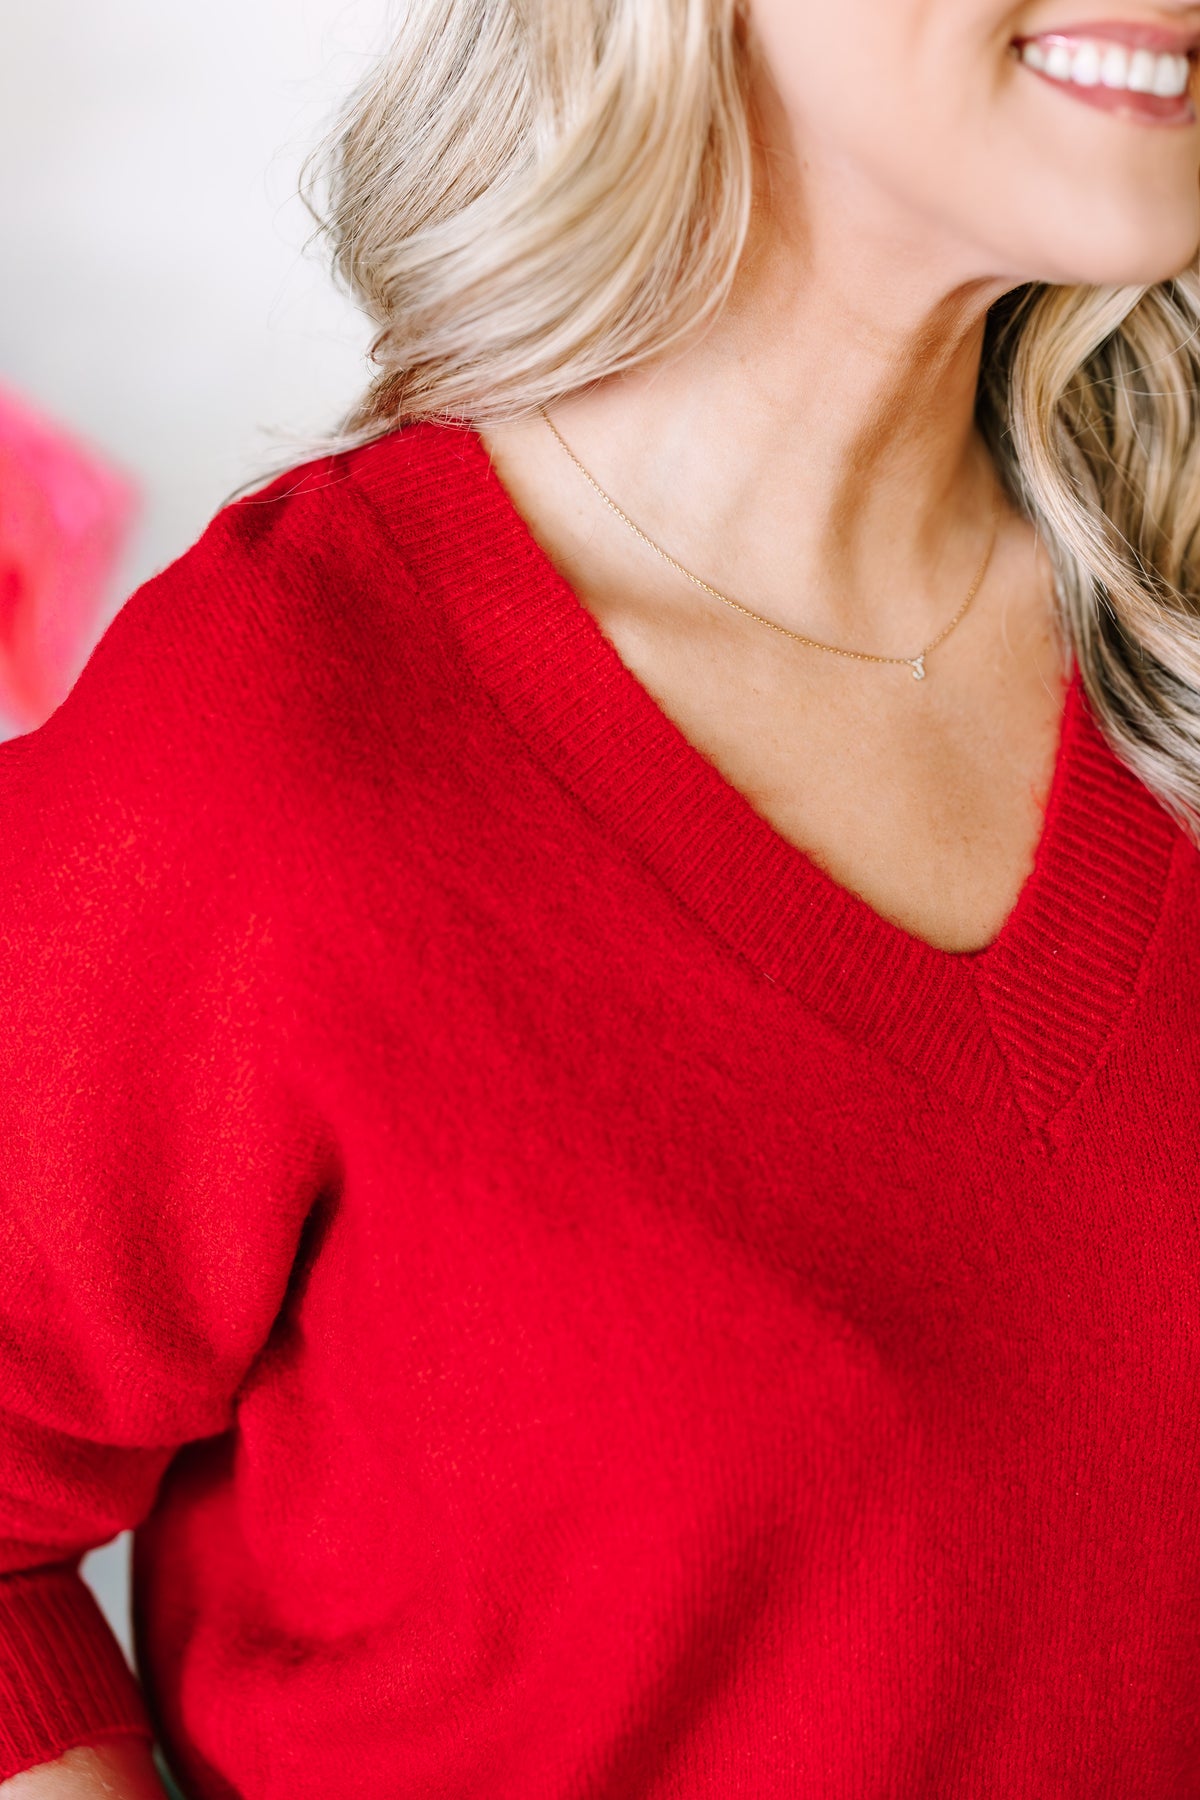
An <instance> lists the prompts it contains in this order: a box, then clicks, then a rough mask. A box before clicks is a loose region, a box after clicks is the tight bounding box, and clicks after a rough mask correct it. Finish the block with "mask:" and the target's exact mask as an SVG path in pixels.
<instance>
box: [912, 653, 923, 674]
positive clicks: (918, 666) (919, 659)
mask: <svg viewBox="0 0 1200 1800" xmlns="http://www.w3.org/2000/svg"><path fill="white" fill-rule="evenodd" d="M911 666H912V672H913V680H914V681H924V679H925V652H924V651H923V650H922V652H921V654H920V656H914V657H913V659H912V665H911Z"/></svg>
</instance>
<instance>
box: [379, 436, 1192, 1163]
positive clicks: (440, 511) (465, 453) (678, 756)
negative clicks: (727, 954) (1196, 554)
mask: <svg viewBox="0 0 1200 1800" xmlns="http://www.w3.org/2000/svg"><path fill="white" fill-rule="evenodd" d="M372 452H374V454H372ZM355 473H356V477H357V479H358V481H359V482H360V484H361V485H362V486H363V487H364V489H365V490H366V491H367V493H368V494H369V496H370V497H371V499H372V501H373V503H374V505H375V506H376V508H377V510H378V511H379V513H380V514H381V516H382V517H383V518H384V520H385V522H386V523H387V524H388V526H389V528H390V530H391V532H392V535H393V537H394V540H395V543H396V545H397V548H398V550H399V552H400V554H401V556H402V557H403V560H404V562H405V563H406V565H407V566H408V567H409V569H410V571H411V572H412V574H413V576H414V578H415V579H416V580H417V583H418V586H419V588H420V590H421V591H422V592H423V593H426V594H427V595H428V596H429V597H430V598H431V599H434V598H436V601H437V603H438V605H439V607H440V608H441V609H442V611H443V613H444V615H445V617H446V619H447V621H448V623H449V624H450V626H451V628H452V630H453V632H454V635H455V637H456V639H457V642H458V643H459V645H460V646H461V649H462V651H463V652H464V654H465V656H466V658H467V660H468V662H469V664H470V666H471V669H472V671H473V673H474V675H475V677H476V679H477V680H478V681H479V682H480V683H481V684H482V685H483V687H484V688H486V690H487V691H488V692H489V693H490V694H491V696H492V698H493V700H494V702H495V703H496V704H497V705H498V706H499V708H500V709H501V711H502V712H503V714H504V715H505V716H506V718H507V719H508V721H509V724H510V726H511V727H512V728H513V729H514V730H515V732H516V733H517V734H518V736H519V737H520V738H521V739H522V740H523V741H524V742H525V744H526V745H527V746H528V748H529V749H530V750H531V751H532V752H533V753H534V754H535V755H536V756H537V757H538V758H539V760H540V761H541V762H542V763H543V764H544V765H547V766H548V767H549V768H550V769H551V770H552V771H553V773H554V774H555V776H556V777H557V779H558V780H559V781H560V782H561V783H563V784H564V785H566V786H567V787H568V788H569V789H571V790H572V791H573V792H574V794H575V795H576V797H577V799H578V800H579V801H580V802H581V803H582V804H583V806H584V807H585V808H586V810H587V811H588V813H589V814H591V816H592V817H593V818H594V819H596V820H598V821H599V822H600V823H601V824H602V825H603V826H604V827H605V828H606V830H607V831H608V832H609V833H610V835H611V836H612V837H614V838H616V839H618V840H620V842H621V843H622V844H623V845H624V846H625V848H626V850H627V851H628V852H630V853H632V854H633V855H635V856H636V857H637V858H638V859H639V860H640V861H641V862H642V863H643V864H644V865H645V866H646V867H648V868H649V869H650V870H652V871H653V873H654V875H655V876H656V877H657V878H658V880H659V881H660V882H662V883H663V884H664V885H665V886H666V887H667V888H668V889H669V890H670V891H671V892H672V893H673V895H674V896H675V898H676V899H677V900H678V901H679V902H681V903H682V904H683V905H684V906H685V907H687V909H688V910H689V911H690V912H691V913H692V915H693V916H694V917H696V918H698V919H699V920H700V921H702V923H703V924H704V926H705V927H706V928H707V930H708V931H709V932H711V933H713V934H714V935H715V936H716V937H717V938H719V939H720V940H721V942H722V943H723V944H724V945H726V946H727V947H728V948H729V949H732V950H734V951H736V952H737V953H738V955H739V956H741V957H742V958H744V959H745V960H746V962H747V963H748V964H750V965H751V966H752V967H753V968H754V969H755V970H756V971H757V972H758V974H759V975H760V976H761V977H763V978H765V979H766V980H767V981H769V982H771V983H774V984H775V985H776V986H778V987H781V988H784V989H787V990H788V991H789V992H790V993H791V994H792V995H793V996H795V998H796V999H797V1000H799V1001H800V1002H802V1003H803V1004H804V1006H805V1007H807V1008H808V1009H809V1010H810V1011H812V1012H814V1013H816V1014H818V1015H819V1016H820V1017H821V1018H823V1019H824V1020H825V1021H826V1022H827V1023H829V1024H831V1025H832V1026H833V1027H834V1028H835V1029H837V1030H838V1031H840V1032H841V1033H842V1034H843V1035H845V1036H847V1037H849V1038H850V1039H852V1040H853V1041H855V1042H858V1043H861V1044H864V1045H870V1046H873V1047H874V1048H875V1049H876V1050H877V1051H878V1052H879V1053H881V1054H882V1055H883V1056H885V1057H886V1058H887V1059H888V1060H889V1061H891V1062H892V1063H894V1064H896V1065H900V1066H902V1067H904V1068H906V1069H907V1070H909V1071H910V1072H911V1073H912V1074H913V1075H915V1076H917V1077H918V1078H919V1079H920V1080H922V1081H923V1082H924V1083H926V1084H927V1085H929V1086H931V1087H934V1088H938V1089H942V1090H947V1091H950V1092H952V1093H954V1094H955V1095H957V1097H958V1099H959V1100H960V1101H961V1103H962V1104H964V1105H966V1106H968V1107H970V1108H980V1107H993V1108H995V1107H999V1108H1001V1109H1004V1108H1008V1109H1009V1110H1012V1109H1015V1110H1016V1112H1017V1113H1019V1114H1020V1115H1022V1116H1023V1117H1024V1119H1025V1120H1026V1122H1027V1123H1028V1124H1029V1125H1030V1126H1032V1127H1033V1128H1034V1129H1035V1130H1039V1129H1040V1128H1041V1127H1043V1126H1044V1125H1045V1124H1046V1123H1047V1122H1048V1121H1049V1119H1050V1118H1051V1117H1052V1115H1053V1114H1054V1113H1055V1112H1057V1111H1058V1110H1059V1109H1060V1108H1061V1107H1062V1106H1063V1105H1064V1104H1065V1103H1066V1101H1067V1100H1068V1099H1069V1098H1070V1096H1071V1095H1072V1094H1073V1093H1074V1092H1075V1090H1076V1089H1077V1088H1078V1087H1079V1085H1080V1084H1081V1083H1082V1081H1083V1080H1084V1079H1085V1078H1086V1076H1087V1074H1088V1072H1089V1071H1090V1069H1091V1068H1092V1067H1093V1066H1094V1065H1095V1063H1096V1062H1097V1060H1098V1058H1099V1057H1100V1055H1101V1053H1102V1051H1103V1048H1104V1045H1105V1043H1106V1042H1107V1040H1108V1038H1109V1036H1110V1034H1111V1033H1112V1031H1113V1029H1114V1028H1115V1026H1116V1025H1117V1023H1118V1021H1119V1019H1120V1017H1121V1015H1122V1014H1123V1012H1124V1010H1125V1008H1126V1007H1127V1005H1128V1004H1129V1002H1130V1000H1131V997H1132V995H1133V991H1134V987H1135V984H1136V980H1137V975H1138V971H1139V969H1140V967H1141V964H1142V961H1143V958H1144V956H1145V952H1146V949H1147V946H1148V944H1149V941H1150V938H1151V935H1152V933H1153V929H1154V925H1155V922H1156V919H1157V915H1158V912H1159V909H1160V905H1161V901H1162V898H1163V895H1164V893H1165V889H1166V882H1167V876H1168V872H1169V868H1170V863H1171V859H1172V854H1173V852H1174V850H1175V848H1176V846H1177V844H1178V843H1179V842H1181V840H1182V834H1181V832H1180V830H1179V827H1178V826H1177V825H1176V824H1175V822H1174V821H1173V820H1172V819H1171V818H1170V816H1169V815H1168V814H1167V813H1166V811H1165V810H1164V808H1163V807H1162V806H1161V805H1160V803H1159V802H1158V801H1157V800H1156V799H1155V797H1154V796H1153V795H1152V794H1151V793H1150V792H1149V790H1148V789H1147V788H1146V787H1145V786H1144V784H1143V783H1142V782H1141V781H1139V780H1138V778H1137V777H1136V776H1135V775H1134V774H1133V773H1132V772H1131V771H1130V770H1129V769H1128V768H1127V767H1126V766H1125V765H1124V764H1123V763H1122V762H1121V761H1119V759H1118V758H1117V757H1116V756H1115V754H1114V753H1113V751H1112V750H1111V748H1110V747H1109V745H1108V744H1107V743H1106V741H1105V740H1104V738H1103V736H1102V735H1101V733H1100V730H1099V728H1098V726H1097V724H1096V722H1095V720H1094V718H1093V716H1092V713H1091V711H1090V708H1089V706H1088V703H1087V699H1086V695H1085V693H1084V690H1083V686H1082V682H1081V679H1080V676H1079V672H1078V670H1077V669H1076V670H1075V671H1074V672H1073V675H1072V678H1071V681H1070V684H1069V687H1068V690H1067V695H1066V701H1065V706H1064V710H1063V715H1062V721H1061V726H1060V735H1059V743H1058V749H1057V755H1056V760H1055V767H1054V773H1053V779H1052V783H1051V787H1050V792H1049V796H1048V800H1047V804H1046V810H1045V815H1044V820H1043V827H1042V832H1041V836H1040V838H1039V841H1038V845H1037V849H1036V853H1035V856H1034V859H1033V865H1032V868H1031V870H1030V872H1029V874H1028V876H1027V877H1026V880H1025V882H1024V884H1023V886H1022V888H1021V891H1020V894H1019V896H1018V898H1017V901H1016V904H1015V905H1014V907H1013V908H1012V910H1011V912H1010V913H1009V915H1008V917H1007V919H1006V920H1005V922H1004V924H1003V926H1002V927H1001V929H1000V932H999V934H998V935H997V937H996V938H995V939H994V940H993V942H992V943H990V944H989V945H988V946H987V947H986V948H984V949H982V950H975V951H966V952H963V951H949V950H943V949H939V948H937V947H936V946H934V945H932V944H930V943H928V942H927V941H926V940H924V939H922V938H920V937H917V936H914V935H913V934H911V933H909V932H908V931H906V930H905V929H904V928H903V927H901V926H899V925H897V924H894V923H893V922H892V921H890V920H888V919H887V918H885V917H884V916H883V915H882V914H881V913H878V912H876V911H875V910H874V908H873V907H872V906H871V905H870V904H869V903H868V902H867V901H866V900H864V899H862V898H861V897H860V896H859V895H857V894H856V893H854V892H853V890H851V889H849V888H846V887H843V886H842V885H841V884H840V883H838V882H837V881H836V880H835V879H834V877H833V876H831V875H830V874H829V873H827V871H826V870H824V869H823V868H822V867H821V866H820V865H819V864H818V863H817V862H816V861H814V859H813V858H812V857H811V856H809V855H808V854H807V853H806V852H805V851H803V850H802V849H800V848H799V847H797V846H796V845H795V844H793V843H791V842H790V840H788V839H786V838H784V837H783V836H782V835H781V834H780V833H779V832H778V831H777V830H776V829H775V827H774V826H773V825H772V824H771V823H770V822H769V820H767V819H766V818H765V817H764V816H763V815H762V814H761V813H759V812H757V811H756V810H755V809H754V808H753V807H752V806H751V804H750V802H749V801H748V800H747V799H746V797H745V796H744V795H743V794H742V793H741V792H740V790H738V789H737V788H735V787H734V786H733V785H732V783H731V782H729V781H728V780H727V779H726V777H725V776H724V775H723V774H721V772H720V771H719V770H718V769H717V768H716V767H715V766H714V764H712V763H711V762H710V761H709V760H708V759H707V758H706V757H705V756H704V754H703V753H702V752H701V751H700V750H699V749H698V748H697V747H696V746H695V745H693V744H692V743H691V741H690V740H689V739H688V738H687V737H685V736H684V734H683V732H682V731H681V730H680V729H679V727H678V726H677V725H676V724H675V722H674V721H673V720H672V719H671V718H670V717H669V715H668V714H667V713H666V712H664V710H663V709H662V707H661V706H660V705H659V704H658V702H657V701H656V700H655V699H654V698H653V697H652V696H651V694H650V693H649V691H648V690H647V689H646V688H645V687H644V686H643V685H642V684H641V682H639V680H638V679H637V677H636V676H635V675H634V674H633V672H632V671H631V670H630V669H629V668H628V667H627V665H626V664H625V663H624V662H622V660H621V658H620V656H619V655H618V653H617V650H616V648H615V646H614V645H613V644H612V642H611V641H610V640H609V639H608V638H607V637H606V636H605V635H604V633H603V632H602V631H601V629H600V626H599V624H598V623H597V621H596V619H595V618H594V617H593V615H592V614H591V613H590V612H589V611H588V609H587V608H586V607H585V606H584V605H583V603H582V601H581V600H580V599H579V598H578V596H577V595H576V594H575V592H574V591H573V590H572V588H571V587H570V586H569V585H568V583H567V581H566V580H565V579H564V577H563V576H562V575H561V574H560V573H559V571H558V570H557V569H556V568H555V566H554V564H553V563H552V562H551V561H550V559H549V557H548V556H547V555H546V553H545V552H544V551H543V550H542V548H541V546H540V545H539V544H538V543H537V541H536V539H535V538H534V537H533V534H532V532H531V531H530V529H529V527H528V525H527V524H526V522H525V520H524V519H523V518H522V517H521V515H520V513H519V512H518V510H517V508H516V506H515V504H514V502H513V500H512V498H511V497H510V495H509V494H508V491H507V489H506V488H505V487H504V486H503V484H502V482H501V481H500V479H499V477H498V475H497V474H496V472H495V470H494V468H493V466H492V463H491V459H490V458H489V456H488V453H487V449H486V447H485V445H484V443H483V441H482V439H481V438H480V437H479V436H478V434H477V433H476V432H475V431H473V430H472V429H471V428H470V427H468V426H455V425H441V424H426V425H418V426H410V427H408V428H406V429H405V430H403V431H401V432H397V433H395V434H393V436H392V437H391V438H388V439H384V440H382V441H381V442H380V443H378V444H376V445H375V446H372V448H371V451H369V452H368V453H367V454H366V455H364V456H363V457H362V458H361V460H360V461H359V463H358V465H357V468H356V471H355Z"/></svg>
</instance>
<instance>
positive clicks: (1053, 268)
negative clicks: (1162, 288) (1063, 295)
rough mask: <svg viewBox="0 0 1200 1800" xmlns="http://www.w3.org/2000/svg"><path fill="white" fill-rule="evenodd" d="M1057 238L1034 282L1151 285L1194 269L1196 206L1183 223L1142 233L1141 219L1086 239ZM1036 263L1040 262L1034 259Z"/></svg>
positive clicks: (1199, 246) (1198, 238)
mask: <svg viewBox="0 0 1200 1800" xmlns="http://www.w3.org/2000/svg"><path fill="white" fill-rule="evenodd" d="M1071 236H1072V238H1074V240H1075V241H1073V242H1071V241H1067V242H1064V241H1063V240H1062V239H1061V238H1060V240H1059V242H1058V243H1057V244H1056V245H1055V246H1054V250H1053V253H1052V255H1051V256H1050V257H1049V258H1048V259H1046V261H1045V262H1044V263H1043V268H1044V270H1045V272H1044V273H1043V274H1042V275H1040V276H1039V277H1038V279H1039V280H1042V281H1049V282H1052V283H1054V284H1055V285H1057V286H1063V287H1153V286H1155V285H1156V284H1157V283H1158V282H1160V281H1172V280H1174V278H1175V277H1176V276H1177V275H1182V274H1183V273H1184V272H1185V270H1187V269H1190V268H1193V267H1195V265H1196V262H1197V258H1198V257H1200V207H1197V210H1196V213H1195V215H1194V216H1192V217H1190V218H1189V219H1188V220H1187V221H1186V222H1184V221H1182V220H1180V221H1179V222H1178V223H1176V224H1175V225H1173V226H1172V227H1171V228H1168V229H1163V230H1159V231H1155V232H1152V233H1148V232H1147V231H1146V229H1145V221H1144V220H1143V221H1140V222H1139V223H1138V224H1137V225H1134V226H1132V227H1130V226H1128V225H1127V226H1126V228H1125V229H1124V230H1122V229H1121V226H1120V224H1118V225H1117V226H1116V228H1114V227H1113V225H1112V223H1111V222H1110V223H1109V224H1108V226H1107V227H1106V228H1105V229H1102V230H1097V231H1095V232H1089V233H1087V235H1086V236H1083V235H1082V234H1080V235H1078V236H1076V234H1075V233H1072V234H1071ZM1039 260H1040V259H1039Z"/></svg>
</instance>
